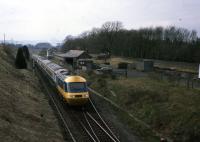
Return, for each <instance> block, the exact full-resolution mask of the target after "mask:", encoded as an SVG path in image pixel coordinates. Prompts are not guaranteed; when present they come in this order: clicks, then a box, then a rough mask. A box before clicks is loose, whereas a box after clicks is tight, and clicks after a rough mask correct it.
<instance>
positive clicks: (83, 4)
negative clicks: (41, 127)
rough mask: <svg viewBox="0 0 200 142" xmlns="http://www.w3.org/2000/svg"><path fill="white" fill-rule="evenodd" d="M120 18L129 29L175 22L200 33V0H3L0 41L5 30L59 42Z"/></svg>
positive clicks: (8, 35)
mask: <svg viewBox="0 0 200 142" xmlns="http://www.w3.org/2000/svg"><path fill="white" fill-rule="evenodd" d="M116 20H117V21H121V22H122V23H123V25H124V28H127V29H138V28H140V27H146V26H160V25H161V26H168V25H175V26H181V27H185V28H188V29H195V30H197V31H198V35H200V34H199V33H200V0H0V40H1V37H2V38H3V33H5V34H6V38H7V39H8V40H11V39H12V40H18V41H22V40H30V41H49V42H51V43H55V42H57V41H62V40H63V39H64V38H65V37H66V36H67V35H69V34H71V35H78V34H80V33H82V32H84V31H87V30H91V29H92V28H93V27H101V25H102V24H103V23H105V22H106V21H116ZM1 35H2V36H1Z"/></svg>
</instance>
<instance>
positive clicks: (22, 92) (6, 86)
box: [0, 46, 64, 142]
mask: <svg viewBox="0 0 200 142" xmlns="http://www.w3.org/2000/svg"><path fill="white" fill-rule="evenodd" d="M12 50H13V48H12ZM12 50H11V49H10V48H8V47H6V48H3V47H1V46H0V98H1V99H0V141H1V142H22V141H23V142H36V141H38V142H39V141H40V142H50V141H51V142H53V141H54V142H55V141H56V142H61V141H64V139H63V136H62V134H61V131H60V129H59V127H58V122H57V119H56V117H55V116H54V113H53V111H52V109H51V107H50V106H49V104H48V100H47V99H46V96H45V94H43V93H42V88H41V86H40V84H39V80H38V79H37V78H36V76H34V74H33V73H32V71H29V70H18V69H15V68H14V56H13V55H11V53H13V51H12Z"/></svg>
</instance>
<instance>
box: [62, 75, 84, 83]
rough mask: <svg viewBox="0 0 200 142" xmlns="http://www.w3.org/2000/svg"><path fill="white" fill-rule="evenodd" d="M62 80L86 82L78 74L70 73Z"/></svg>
mask: <svg viewBox="0 0 200 142" xmlns="http://www.w3.org/2000/svg"><path fill="white" fill-rule="evenodd" d="M64 81H65V82H86V79H85V78H83V77H81V76H78V75H76V76H74V75H72V76H68V77H66V78H65V80H64Z"/></svg>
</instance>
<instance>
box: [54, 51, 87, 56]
mask: <svg viewBox="0 0 200 142" xmlns="http://www.w3.org/2000/svg"><path fill="white" fill-rule="evenodd" d="M84 52H85V51H83V50H69V51H68V52H67V53H64V54H56V56H59V57H65V58H77V57H79V56H80V55H81V54H83V53H84Z"/></svg>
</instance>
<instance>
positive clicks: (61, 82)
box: [58, 78, 64, 89]
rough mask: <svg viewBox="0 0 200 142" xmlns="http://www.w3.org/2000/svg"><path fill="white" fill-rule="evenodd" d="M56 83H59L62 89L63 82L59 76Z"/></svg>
mask: <svg viewBox="0 0 200 142" xmlns="http://www.w3.org/2000/svg"><path fill="white" fill-rule="evenodd" d="M58 85H59V86H60V87H61V88H62V89H64V83H63V81H62V80H60V79H59V78H58Z"/></svg>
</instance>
